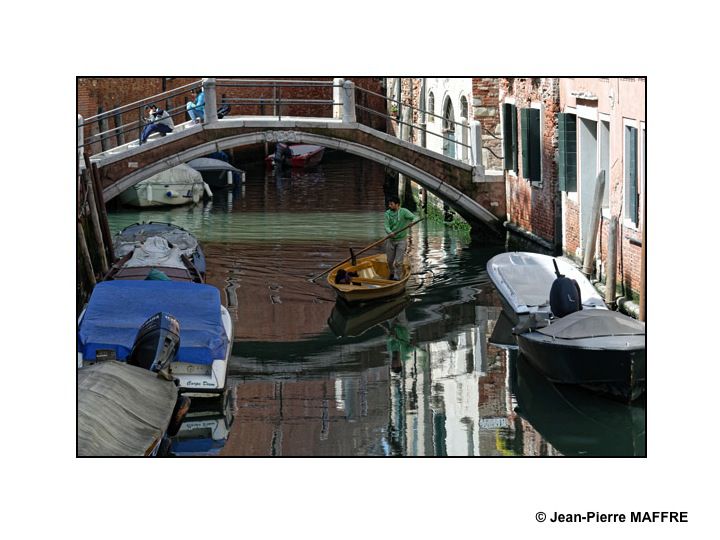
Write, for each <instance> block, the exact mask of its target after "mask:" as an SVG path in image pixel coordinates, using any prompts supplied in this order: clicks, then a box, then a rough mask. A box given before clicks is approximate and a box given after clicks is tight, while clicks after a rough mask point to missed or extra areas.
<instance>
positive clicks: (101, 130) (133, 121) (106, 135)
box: [78, 80, 203, 155]
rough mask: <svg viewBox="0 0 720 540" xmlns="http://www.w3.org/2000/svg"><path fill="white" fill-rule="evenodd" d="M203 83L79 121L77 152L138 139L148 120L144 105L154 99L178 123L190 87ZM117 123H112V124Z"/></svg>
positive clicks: (95, 150) (193, 86) (200, 83)
mask: <svg viewBox="0 0 720 540" xmlns="http://www.w3.org/2000/svg"><path fill="white" fill-rule="evenodd" d="M202 86H203V81H202V80H198V81H194V82H192V83H189V84H185V85H183V86H180V87H178V88H174V89H172V90H168V91H166V92H162V93H160V94H156V95H153V96H150V97H146V98H143V99H141V100H139V101H135V102H133V103H128V104H127V105H121V106H120V107H116V108H114V109H110V110H108V111H103V112H101V113H99V114H97V115H95V116H90V117H88V118H84V119H82V120H80V121H79V122H78V131H79V136H78V154H79V155H81V154H82V153H87V154H96V153H99V152H105V151H108V150H112V149H115V148H118V147H122V146H130V145H131V144H132V141H134V140H139V139H140V134H141V133H142V129H143V128H144V127H145V125H146V124H147V121H146V119H145V107H146V106H148V105H150V104H152V103H155V104H157V105H158V106H159V107H160V108H161V109H164V110H166V111H167V113H168V114H169V115H170V117H172V119H173V123H174V124H175V125H179V124H182V123H183V122H185V116H186V114H187V110H186V104H187V102H188V101H190V100H191V99H192V98H190V97H189V93H190V91H191V90H193V89H196V88H200V87H202ZM111 123H112V124H114V127H110V124H111Z"/></svg>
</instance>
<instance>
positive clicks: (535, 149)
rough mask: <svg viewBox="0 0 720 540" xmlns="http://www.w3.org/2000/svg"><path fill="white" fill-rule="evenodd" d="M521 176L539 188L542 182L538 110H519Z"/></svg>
mask: <svg viewBox="0 0 720 540" xmlns="http://www.w3.org/2000/svg"><path fill="white" fill-rule="evenodd" d="M520 135H521V147H520V152H521V154H522V171H521V172H522V176H523V177H524V178H525V179H526V180H529V181H530V182H532V183H533V185H535V186H537V187H539V186H540V185H541V180H542V166H541V156H542V149H541V143H542V141H541V128H540V109H536V108H526V109H520Z"/></svg>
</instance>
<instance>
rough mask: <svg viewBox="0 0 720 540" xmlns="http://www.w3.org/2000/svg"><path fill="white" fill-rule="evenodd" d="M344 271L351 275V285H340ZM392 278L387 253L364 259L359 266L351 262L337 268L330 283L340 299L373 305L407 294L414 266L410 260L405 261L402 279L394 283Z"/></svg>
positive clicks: (357, 262) (358, 260)
mask: <svg viewBox="0 0 720 540" xmlns="http://www.w3.org/2000/svg"><path fill="white" fill-rule="evenodd" d="M340 270H344V271H345V272H346V273H350V276H351V278H350V283H337V279H338V272H340ZM340 273H341V274H342V272H340ZM353 274H357V275H356V276H355V275H353ZM388 277H390V272H389V271H388V265H387V257H386V256H385V254H384V253H379V254H377V255H370V256H368V257H360V258H358V259H357V261H356V263H355V264H353V263H352V261H348V262H346V263H343V264H341V265H340V266H338V267H337V268H333V270H332V271H331V272H330V273H329V274H328V277H327V281H328V283H329V284H330V286H331V287H332V288H333V289H335V292H336V293H337V295H338V297H339V298H342V299H343V300H345V301H346V302H348V303H357V302H372V301H373V300H381V299H383V298H390V297H392V296H397V295H398V294H402V293H403V292H405V286H406V285H407V281H408V279H409V278H410V265H409V264H408V263H407V261H404V262H403V274H402V276H400V279H398V280H391V279H388Z"/></svg>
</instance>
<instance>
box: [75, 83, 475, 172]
mask: <svg viewBox="0 0 720 540" xmlns="http://www.w3.org/2000/svg"><path fill="white" fill-rule="evenodd" d="M197 88H202V89H203V91H204V93H205V122H206V123H213V122H215V121H216V120H217V119H218V118H221V117H222V116H220V115H221V114H223V115H225V116H228V115H230V116H268V117H273V118H277V119H278V120H282V119H283V118H288V117H290V116H293V117H308V116H309V117H312V118H333V119H336V120H342V121H343V122H353V123H354V122H356V121H358V117H360V122H361V123H364V124H366V125H368V126H370V127H375V129H377V123H378V122H377V118H378V117H380V118H383V119H384V120H385V123H387V122H396V123H397V126H398V128H399V131H400V133H399V136H400V138H401V139H402V140H406V141H408V142H414V141H413V138H414V136H415V135H416V134H417V133H421V134H422V137H421V141H420V142H421V144H420V146H426V145H425V144H424V143H425V140H426V138H427V137H428V136H430V137H437V138H439V139H441V140H442V141H443V143H444V144H445V145H446V147H447V148H451V149H452V152H448V154H449V155H450V157H455V158H456V159H459V160H462V161H464V162H466V163H470V164H471V165H482V164H481V156H482V141H481V134H480V124H479V122H475V121H473V122H471V123H468V121H467V119H465V118H462V119H461V120H460V121H459V122H458V121H455V120H452V119H444V121H445V122H446V123H447V124H448V125H449V126H450V127H449V129H448V130H447V131H445V132H443V133H437V132H435V131H432V130H430V129H427V127H426V125H425V124H424V123H422V121H421V122H420V123H418V122H415V121H414V120H413V116H415V114H414V113H417V116H418V117H419V118H424V117H425V116H427V115H429V114H432V111H425V110H422V109H420V108H418V107H414V106H412V105H410V104H407V103H403V102H402V101H400V100H396V99H393V98H390V97H388V96H384V95H382V94H379V93H377V92H373V91H371V90H368V89H365V88H361V87H356V86H355V84H354V83H353V82H352V81H349V80H344V79H341V78H335V79H332V80H293V79H257V78H255V79H248V78H244V79H243V78H220V79H214V78H206V79H201V80H197V81H193V82H191V83H189V84H185V85H183V86H180V87H178V88H174V89H172V90H168V91H166V92H162V93H159V94H156V95H153V96H150V97H147V98H143V99H141V100H139V101H135V102H133V103H129V104H127V105H122V106H120V107H116V108H114V109H111V110H109V111H103V112H102V113H100V114H97V115H95V116H91V117H89V118H86V119H79V122H78V132H79V135H80V136H79V137H78V156H79V158H82V154H83V153H87V154H88V155H93V154H97V153H101V152H107V151H112V150H115V149H118V148H120V149H122V147H125V148H131V147H133V146H137V145H138V140H139V139H140V135H141V133H142V130H143V128H144V126H145V125H146V124H147V120H146V119H145V118H144V112H145V107H146V106H147V105H149V104H151V103H156V104H158V105H159V106H160V108H162V109H164V110H166V111H167V112H168V114H169V115H170V116H171V117H172V119H173V122H174V124H175V125H176V129H175V130H174V131H177V128H178V127H180V126H183V124H184V123H185V120H186V114H187V111H186V105H187V102H188V101H190V98H189V93H190V91H191V90H193V89H197ZM307 89H312V91H311V92H307V91H306V90H307ZM308 94H310V95H311V96H312V97H307V96H308ZM370 104H372V105H373V106H367V105H370ZM391 112H392V114H390V113H391ZM111 123H113V124H114V126H113V127H111V125H110V124H111ZM188 126H189V123H188ZM454 133H457V134H458V135H459V139H455V138H454V137H452V136H449V135H450V134H454ZM80 161H81V162H82V159H80Z"/></svg>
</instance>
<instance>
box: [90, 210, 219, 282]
mask: <svg viewBox="0 0 720 540" xmlns="http://www.w3.org/2000/svg"><path fill="white" fill-rule="evenodd" d="M113 250H114V252H115V256H116V260H115V261H114V262H113V264H112V266H111V268H110V270H109V271H108V273H107V274H106V276H105V278H104V279H105V280H109V279H147V278H148V277H152V275H151V274H152V271H153V270H155V271H156V272H161V273H162V274H164V275H165V276H167V278H168V279H170V280H172V281H195V282H198V283H202V282H203V281H204V279H205V254H204V252H203V250H202V248H201V246H200V244H199V243H198V241H197V238H195V236H194V235H193V234H192V233H190V232H189V231H186V230H185V229H183V228H182V227H178V226H177V225H173V224H171V223H158V222H150V223H135V224H134V225H130V226H128V227H125V228H124V229H123V230H122V231H120V232H119V233H118V234H116V235H115V236H114V237H113Z"/></svg>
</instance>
